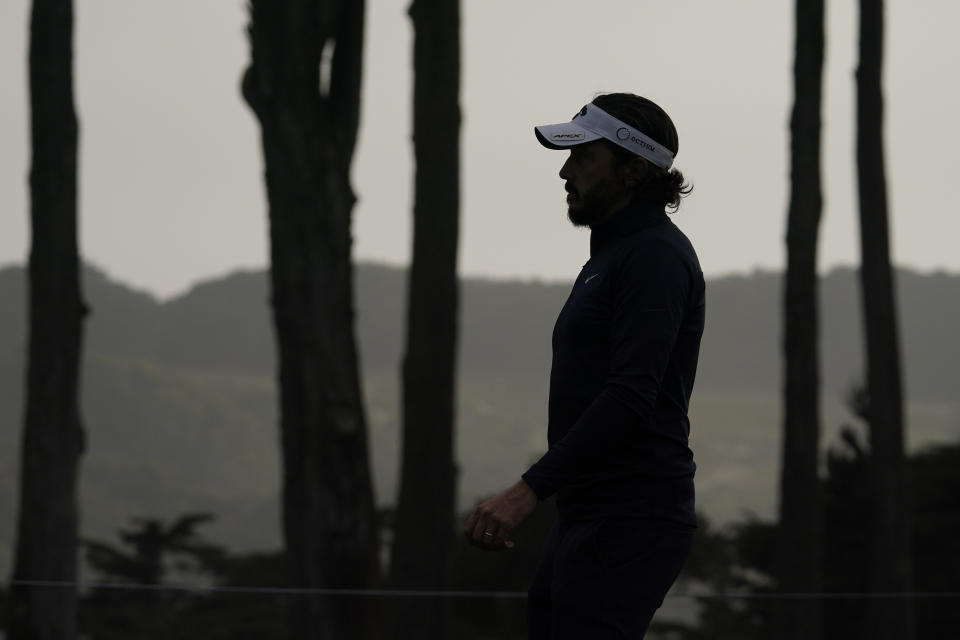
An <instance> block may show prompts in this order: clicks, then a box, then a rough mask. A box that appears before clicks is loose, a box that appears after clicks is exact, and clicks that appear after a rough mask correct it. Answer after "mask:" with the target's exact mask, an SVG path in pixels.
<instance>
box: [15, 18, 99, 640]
mask: <svg viewBox="0 0 960 640" xmlns="http://www.w3.org/2000/svg"><path fill="white" fill-rule="evenodd" d="M30 102H31V116H32V123H31V136H32V138H31V140H32V147H33V159H32V167H31V171H30V196H31V210H30V217H31V225H32V239H31V249H30V269H29V271H30V273H29V279H30V280H29V281H30V294H29V295H30V304H29V308H30V320H29V327H30V338H29V347H28V349H29V353H28V365H27V384H26V392H27V398H26V415H25V420H24V430H23V442H22V452H21V463H20V512H19V519H18V521H17V542H16V550H15V558H14V569H13V580H14V581H15V584H14V585H13V586H12V588H11V591H10V602H9V618H8V637H9V638H11V639H12V640H18V639H20V638H24V639H25V638H30V639H31V640H34V639H37V640H53V639H54V638H56V639H66V638H73V637H74V635H75V627H76V593H75V590H74V589H72V588H50V587H46V588H44V587H37V586H29V585H25V584H16V581H31V580H43V581H62V582H74V581H76V577H77V471H78V467H79V462H80V455H81V453H82V451H83V438H84V436H83V427H82V424H81V418H80V406H79V399H78V396H79V378H80V352H81V349H82V333H83V317H84V315H85V314H86V307H85V305H84V302H83V299H82V293H81V287H80V265H79V263H80V258H79V252H78V249H77V137H78V136H77V129H78V126H77V116H76V112H75V111H74V106H73V5H72V0H34V3H33V14H32V16H31V21H30Z"/></svg>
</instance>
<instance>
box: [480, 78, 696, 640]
mask: <svg viewBox="0 0 960 640" xmlns="http://www.w3.org/2000/svg"><path fill="white" fill-rule="evenodd" d="M535 131H536V135H537V139H538V140H539V141H540V143H541V144H542V145H544V146H545V147H548V148H551V149H569V151H570V155H569V157H568V158H567V161H566V162H565V163H564V164H563V167H562V168H561V169H560V177H561V178H562V179H563V180H564V182H565V185H564V186H565V188H566V190H567V204H568V207H569V209H568V215H569V218H570V221H571V222H573V224H574V225H577V226H589V227H590V229H591V232H590V260H589V261H588V262H587V263H586V264H585V265H584V267H583V270H582V271H581V272H580V275H579V276H577V280H576V282H575V283H574V285H573V290H572V291H571V292H570V297H569V298H568V299H567V302H566V304H565V305H564V306H563V309H562V310H561V311H560V315H559V317H558V318H557V323H556V326H555V327H554V330H553V366H552V369H551V372H550V401H549V425H548V432H547V438H548V441H549V445H550V448H549V451H547V453H546V454H545V455H544V456H543V457H542V458H540V460H539V461H538V462H537V463H536V464H534V465H533V466H532V467H531V468H530V469H529V470H527V472H526V473H524V474H523V476H522V480H520V481H519V482H517V484H515V485H514V486H513V487H511V488H510V489H507V490H506V491H504V492H503V493H501V494H499V495H497V496H494V497H493V498H490V499H489V500H487V501H486V502H484V503H482V504H481V505H480V506H479V507H477V509H476V510H475V511H474V513H473V514H472V515H471V516H470V517H469V518H468V519H467V522H466V525H465V529H464V532H465V534H466V536H467V538H468V539H469V540H470V542H471V543H472V544H474V545H476V546H479V547H482V548H484V549H488V550H503V549H509V548H511V547H512V546H513V543H512V542H511V541H510V540H509V533H510V531H511V530H512V529H513V528H514V527H515V526H516V525H517V524H518V523H519V522H520V521H521V520H523V519H524V518H525V517H526V516H527V515H529V514H530V512H531V511H532V510H533V508H534V507H535V506H536V504H537V501H538V500H543V499H545V498H547V497H549V496H551V495H553V494H554V493H555V494H557V512H558V519H557V522H556V524H555V525H554V527H553V530H552V531H551V533H550V538H549V540H548V542H547V544H546V547H545V549H544V552H543V557H542V560H541V562H540V567H539V569H538V570H537V575H536V577H535V579H534V581H533V585H532V586H531V587H530V591H529V599H528V613H529V615H528V617H529V625H530V626H529V629H530V636H529V637H530V638H532V639H536V640H540V639H544V640H546V639H553V640H560V639H566V638H571V639H572V638H576V639H577V640H584V639H591V640H592V639H600V638H610V639H611V640H612V639H614V638H631V639H634V638H642V637H643V635H644V633H645V632H646V629H647V626H648V625H649V623H650V620H651V618H652V617H653V613H654V611H656V609H657V608H658V607H659V606H660V604H661V603H662V602H663V597H664V595H665V594H666V592H667V590H668V589H669V588H670V585H671V584H672V583H673V581H674V580H675V579H676V577H677V574H678V573H679V572H680V568H681V566H682V565H683V562H684V560H685V559H686V557H687V554H688V552H689V550H690V545H691V544H692V542H693V535H694V530H695V529H696V526H697V521H696V515H695V513H694V491H693V475H694V470H695V468H696V466H695V465H694V462H693V453H692V452H691V451H690V448H689V447H688V443H687V442H688V435H689V432H690V422H689V420H688V419H687V407H688V403H689V400H690V393H691V391H692V389H693V380H694V376H695V374H696V369H697V354H698V352H699V348H700V337H701V335H702V334H703V322H704V282H703V273H702V272H701V270H700V264H699V262H698V260H697V256H696V253H695V252H694V250H693V246H691V244H690V241H689V240H687V238H686V236H684V235H683V233H681V232H680V230H679V229H677V228H676V227H675V226H674V225H673V223H672V222H671V221H670V219H669V218H668V217H667V215H666V209H668V208H670V209H672V210H676V207H677V206H678V205H679V203H680V198H681V197H682V196H684V195H686V194H687V193H688V192H689V187H688V186H687V185H686V184H685V183H684V179H683V175H682V174H681V173H680V172H679V171H677V170H676V169H671V166H672V164H673V158H674V156H675V155H676V153H677V148H678V146H679V143H678V139H677V131H676V128H675V127H674V125H673V122H672V121H671V120H670V118H669V116H667V114H666V113H664V111H663V110H662V109H661V108H660V107H658V106H657V105H656V104H654V103H653V102H651V101H649V100H647V99H645V98H641V97H639V96H635V95H632V94H622V93H618V94H608V95H602V96H599V97H597V98H595V99H594V100H593V102H592V103H591V104H588V105H587V106H585V107H583V109H581V110H580V111H579V112H578V113H577V114H576V115H575V116H574V117H573V120H572V121H571V122H567V123H563V124H555V125H545V126H539V127H536V128H535Z"/></svg>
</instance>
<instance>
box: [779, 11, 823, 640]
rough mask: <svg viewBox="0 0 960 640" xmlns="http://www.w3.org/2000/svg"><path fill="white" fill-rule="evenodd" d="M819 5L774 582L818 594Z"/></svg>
mask: <svg viewBox="0 0 960 640" xmlns="http://www.w3.org/2000/svg"><path fill="white" fill-rule="evenodd" d="M823 22H824V9H823V0H796V23H797V24H796V28H797V31H796V53H795V58H794V69H793V70H794V105H793V116H792V118H791V121H790V141H791V143H790V149H791V176H790V177H791V190H790V209H789V213H788V218H787V274H786V287H785V294H784V343H783V344H784V356H785V380H784V429H783V465H782V467H781V473H780V531H779V545H778V546H779V550H780V557H779V559H778V560H779V582H780V588H781V589H782V590H783V591H786V592H816V591H819V590H820V589H821V583H822V579H821V571H820V555H821V543H820V538H821V523H820V490H819V482H818V479H817V453H818V450H819V441H820V359H819V348H820V347H819V340H818V333H819V332H818V324H819V319H818V302H817V295H818V278H817V231H818V225H819V223H820V212H821V209H822V196H821V189H820V137H821V136H820V108H821V107H820V105H821V93H822V92H821V87H822V84H823V49H824V27H823ZM820 619H821V616H820V602H819V601H817V600H802V601H797V600H789V601H785V602H784V604H783V605H782V608H781V610H780V615H779V616H778V621H779V623H780V629H779V632H780V635H779V637H781V638H787V639H789V638H795V639H796V640H801V639H803V640H811V639H816V638H819V637H820V626H821V622H820Z"/></svg>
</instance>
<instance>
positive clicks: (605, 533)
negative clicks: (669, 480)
mask: <svg viewBox="0 0 960 640" xmlns="http://www.w3.org/2000/svg"><path fill="white" fill-rule="evenodd" d="M693 536H694V529H692V528H689V527H683V526H681V525H676V524H672V523H665V522H660V521H651V520H603V521H597V522H558V523H557V524H555V525H554V526H553V530H552V531H551V532H550V537H549V538H548V539H547V544H546V546H545V547H544V552H543V556H542V558H541V560H540V567H539V568H538V569H537V574H536V577H535V578H534V580H533V584H532V585H531V587H530V590H529V592H528V598H527V619H528V623H529V636H528V637H529V639H530V640H567V639H568V638H569V639H573V638H576V639H577V640H594V639H596V640H608V639H609V640H622V639H629V640H640V639H641V638H643V635H644V634H645V633H646V631H647V626H648V625H649V624H650V620H651V618H653V614H654V612H655V611H656V610H657V608H658V607H659V606H660V605H661V604H662V603H663V597H664V596H665V595H666V593H667V590H668V589H669V588H670V585H671V584H673V581H674V580H676V578H677V575H678V574H679V573H680V568H681V567H682V566H683V562H684V560H686V557H687V554H688V553H689V552H690V546H691V545H692V544H693Z"/></svg>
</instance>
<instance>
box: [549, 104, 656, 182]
mask: <svg viewBox="0 0 960 640" xmlns="http://www.w3.org/2000/svg"><path fill="white" fill-rule="evenodd" d="M534 132H535V133H536V134H537V140H539V141H540V144H542V145H543V146H545V147H547V148H548V149H568V148H570V147H575V146H577V145H580V144H585V143H587V142H593V141H594V140H599V139H601V138H604V139H606V140H609V141H610V142H612V143H614V144H615V145H617V146H619V147H623V148H624V149H626V150H627V151H630V152H631V153H634V154H636V155H638V156H640V157H641V158H645V159H647V160H649V161H650V162H652V163H653V164H655V165H657V166H658V167H660V168H661V169H669V168H670V166H671V165H672V164H673V153H672V152H671V151H670V150H669V149H667V148H666V147H664V146H663V145H662V144H660V143H659V142H657V141H655V140H653V139H652V138H650V137H649V136H647V135H644V134H643V133H641V132H640V131H637V130H636V129H635V128H634V127H631V126H630V125H628V124H625V123H623V122H621V121H620V120H617V119H616V118H614V117H613V116H612V115H610V114H609V113H607V112H606V111H604V110H603V109H601V108H600V107H598V106H597V105H595V104H588V105H587V106H585V107H584V108H583V109H581V110H580V113H578V114H577V115H575V116H573V120H571V121H570V122H563V123H561V124H543V125H540V126H539V127H534Z"/></svg>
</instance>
